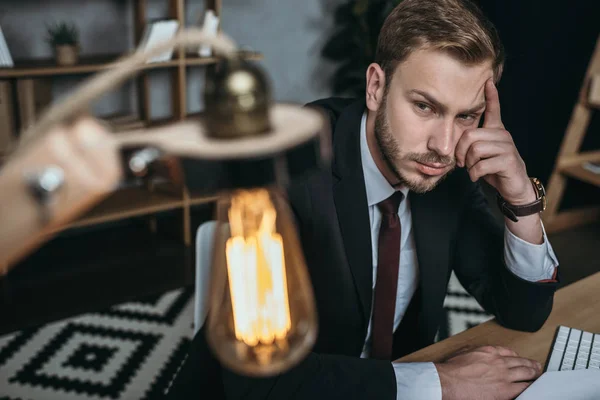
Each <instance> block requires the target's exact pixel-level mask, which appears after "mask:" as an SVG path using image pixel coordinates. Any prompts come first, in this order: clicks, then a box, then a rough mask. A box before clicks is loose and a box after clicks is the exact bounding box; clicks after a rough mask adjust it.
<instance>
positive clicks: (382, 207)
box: [377, 191, 404, 215]
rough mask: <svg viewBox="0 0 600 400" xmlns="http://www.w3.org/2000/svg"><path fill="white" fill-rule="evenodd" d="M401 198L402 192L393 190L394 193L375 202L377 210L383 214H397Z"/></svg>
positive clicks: (402, 196)
mask: <svg viewBox="0 0 600 400" xmlns="http://www.w3.org/2000/svg"><path fill="white" fill-rule="evenodd" d="M403 198H404V195H403V194H402V192H400V191H398V192H394V194H393V195H391V196H390V197H388V198H387V199H385V200H383V201H380V202H379V203H377V207H379V211H381V213H382V214H384V215H390V214H398V207H399V206H400V202H401V201H402V199H403Z"/></svg>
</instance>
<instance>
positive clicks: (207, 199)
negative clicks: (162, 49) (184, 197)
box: [190, 194, 219, 206]
mask: <svg viewBox="0 0 600 400" xmlns="http://www.w3.org/2000/svg"><path fill="white" fill-rule="evenodd" d="M218 198H219V197H218V196H209V195H197V194H194V195H191V196H190V205H191V206H197V205H201V204H208V203H213V202H215V201H217V199H218Z"/></svg>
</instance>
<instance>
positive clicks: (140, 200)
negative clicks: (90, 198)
mask: <svg viewBox="0 0 600 400" xmlns="http://www.w3.org/2000/svg"><path fill="white" fill-rule="evenodd" d="M182 207H183V197H182V196H181V197H180V196H174V195H172V194H168V193H166V192H165V191H160V190H155V191H153V192H150V191H149V190H147V189H145V188H138V187H131V188H123V189H120V190H118V191H116V192H114V193H113V194H112V195H110V196H109V197H107V198H106V199H105V200H104V201H102V202H101V203H100V204H98V205H97V206H96V207H94V208H93V209H91V210H90V211H89V212H87V213H86V214H84V215H83V216H81V217H80V218H78V219H76V220H75V221H73V222H71V223H70V224H68V225H66V226H62V227H60V228H59V229H58V230H60V231H63V230H66V229H70V228H79V227H83V226H89V225H95V224H100V223H104V222H110V221H117V220H121V219H124V218H130V217H136V216H142V215H147V214H152V213H156V212H160V211H167V210H173V209H177V208H182Z"/></svg>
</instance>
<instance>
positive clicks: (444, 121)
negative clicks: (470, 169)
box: [374, 50, 492, 193]
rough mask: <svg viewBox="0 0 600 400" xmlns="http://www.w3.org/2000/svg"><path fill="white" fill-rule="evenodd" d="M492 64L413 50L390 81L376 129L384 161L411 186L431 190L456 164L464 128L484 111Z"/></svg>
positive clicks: (401, 181) (475, 123)
mask: <svg viewBox="0 0 600 400" xmlns="http://www.w3.org/2000/svg"><path fill="white" fill-rule="evenodd" d="M491 77H492V68H491V63H488V62H486V63H482V64H477V65H465V64H462V63H461V62H459V61H457V60H455V59H454V58H452V57H451V56H449V55H447V54H445V53H443V52H440V51H434V50H419V51H416V52H414V53H412V54H411V55H410V56H409V57H408V58H407V59H406V60H405V61H404V62H403V63H401V64H400V65H398V67H397V68H396V71H395V73H394V75H393V77H392V79H391V82H388V85H387V88H386V89H385V91H384V93H385V94H384V96H383V98H382V101H381V103H380V104H379V107H378V109H377V111H376V117H375V126H374V133H375V139H376V141H377V145H378V147H379V149H380V153H381V155H382V157H383V161H384V163H385V164H387V166H388V168H389V169H390V170H391V172H392V174H393V175H395V177H396V178H397V179H398V182H395V184H398V185H405V186H406V187H408V188H409V189H410V190H411V191H414V192H417V193H424V192H427V191H429V190H431V189H433V188H434V187H435V186H436V185H437V184H438V183H439V182H440V181H441V180H442V179H443V178H444V177H445V176H446V175H447V174H448V173H449V172H450V171H452V170H453V169H454V167H455V157H454V151H455V149H456V144H457V143H458V140H459V139H460V137H461V136H462V134H463V132H464V131H465V130H466V129H469V128H477V126H478V124H479V120H480V118H481V115H482V114H483V111H484V110H485V97H484V88H485V82H486V81H487V80H488V79H489V78H491Z"/></svg>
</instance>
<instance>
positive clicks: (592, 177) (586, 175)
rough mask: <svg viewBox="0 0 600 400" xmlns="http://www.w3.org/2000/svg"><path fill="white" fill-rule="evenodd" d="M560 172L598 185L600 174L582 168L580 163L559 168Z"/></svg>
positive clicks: (599, 183) (599, 184)
mask: <svg viewBox="0 0 600 400" xmlns="http://www.w3.org/2000/svg"><path fill="white" fill-rule="evenodd" d="M561 172H562V173H563V174H565V175H567V176H570V177H572V178H576V179H579V180H580V181H584V182H587V183H591V184H592V185H596V186H600V174H595V173H593V172H592V171H589V170H587V169H585V168H583V166H581V165H573V166H569V167H564V168H561Z"/></svg>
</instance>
